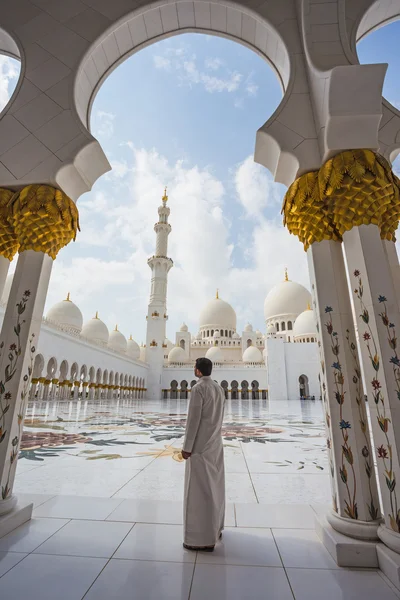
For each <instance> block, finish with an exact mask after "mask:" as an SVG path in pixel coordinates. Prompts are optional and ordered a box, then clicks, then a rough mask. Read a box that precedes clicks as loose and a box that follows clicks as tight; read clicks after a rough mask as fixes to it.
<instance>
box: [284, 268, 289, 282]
mask: <svg viewBox="0 0 400 600" xmlns="http://www.w3.org/2000/svg"><path fill="white" fill-rule="evenodd" d="M285 281H289V277H288V272H287V267H285Z"/></svg>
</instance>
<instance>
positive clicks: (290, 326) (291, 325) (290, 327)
mask: <svg viewBox="0 0 400 600" xmlns="http://www.w3.org/2000/svg"><path fill="white" fill-rule="evenodd" d="M287 328H288V330H289V331H292V329H293V323H292V321H288V324H287Z"/></svg>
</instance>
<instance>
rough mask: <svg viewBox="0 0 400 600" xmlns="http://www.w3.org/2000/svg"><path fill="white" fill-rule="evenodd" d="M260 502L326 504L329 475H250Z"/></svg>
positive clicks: (327, 500)
mask: <svg viewBox="0 0 400 600" xmlns="http://www.w3.org/2000/svg"><path fill="white" fill-rule="evenodd" d="M251 479H252V481H253V484H254V488H255V491H256V494H257V497H258V501H259V502H260V504H262V503H265V504H279V503H282V504H305V503H307V502H308V501H309V500H310V499H312V500H313V502H315V503H316V504H324V503H325V504H327V503H329V501H330V498H331V491H330V482H329V475H328V474H327V473H326V474H324V473H321V474H318V475H315V474H311V473H310V474H306V475H292V474H290V473H288V474H287V475H285V476H284V477H283V476H282V475H272V474H270V475H260V474H256V475H252V476H251Z"/></svg>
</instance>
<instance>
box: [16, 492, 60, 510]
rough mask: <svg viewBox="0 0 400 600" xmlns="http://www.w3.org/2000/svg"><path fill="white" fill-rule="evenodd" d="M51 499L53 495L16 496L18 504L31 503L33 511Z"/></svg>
mask: <svg viewBox="0 0 400 600" xmlns="http://www.w3.org/2000/svg"><path fill="white" fill-rule="evenodd" d="M52 498H54V494H18V502H19V503H21V504H22V503H24V502H27V503H29V502H32V504H33V508H34V509H35V508H38V506H40V505H41V504H44V503H45V502H47V501H48V500H51V499H52Z"/></svg>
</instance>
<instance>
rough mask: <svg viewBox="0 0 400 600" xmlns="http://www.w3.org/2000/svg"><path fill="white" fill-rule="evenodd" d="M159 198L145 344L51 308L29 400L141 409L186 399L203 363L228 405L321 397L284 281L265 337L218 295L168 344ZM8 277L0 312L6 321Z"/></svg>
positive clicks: (310, 332)
mask: <svg viewBox="0 0 400 600" xmlns="http://www.w3.org/2000/svg"><path fill="white" fill-rule="evenodd" d="M167 201H168V196H167V194H166V191H165V192H164V195H163V197H162V203H161V206H160V207H159V209H158V221H157V223H156V224H155V226H154V230H155V233H156V248H155V254H154V255H153V256H152V257H150V258H149V260H148V265H149V267H150V270H151V286H150V299H149V304H148V310H147V316H146V319H147V334H146V344H145V345H142V346H139V345H138V344H137V342H136V341H135V340H134V339H133V338H132V336H130V337H129V339H127V338H126V337H125V336H124V335H123V333H122V332H120V331H119V330H118V326H116V327H115V329H114V330H113V331H109V330H108V328H107V326H106V324H105V323H104V322H103V321H102V320H101V319H100V318H99V315H98V313H96V314H95V315H94V317H93V318H91V319H89V320H88V321H86V322H84V319H83V315H82V312H81V310H80V309H79V307H78V306H77V305H76V304H75V303H74V302H72V300H71V298H70V295H69V294H68V296H67V298H65V299H64V300H62V301H61V302H58V303H57V304H55V305H54V306H52V307H51V308H50V310H49V311H48V312H47V314H46V316H45V317H44V318H43V320H42V325H41V333H40V339H39V346H38V353H37V354H36V357H35V362H34V366H33V378H32V383H31V388H30V398H31V399H34V398H37V399H44V400H47V399H49V400H55V399H69V398H74V399H78V398H88V399H99V400H101V399H112V398H146V399H149V400H159V399H160V398H164V399H178V398H180V399H188V398H189V397H190V391H191V388H192V387H193V385H195V383H196V381H195V378H194V373H193V365H194V362H195V360H196V358H199V357H201V356H206V357H207V358H209V359H210V360H212V362H213V365H214V370H213V377H214V379H215V380H216V381H218V383H220V384H221V385H222V387H223V388H224V389H225V395H226V397H227V398H231V399H266V398H269V399H271V400H286V399H296V398H299V397H301V396H303V397H315V398H319V397H320V386H319V378H318V372H319V360H318V347H317V333H316V324H315V319H314V313H313V311H312V310H311V309H310V303H311V295H310V293H309V291H308V290H307V289H306V288H305V287H303V286H302V285H300V284H298V283H296V282H293V281H290V280H289V278H288V275H287V272H285V278H284V281H282V282H281V283H279V284H277V285H276V286H275V287H274V288H272V290H271V291H270V292H269V294H268V295H267V297H266V299H265V303H264V318H265V332H264V333H263V332H261V331H259V330H254V329H253V327H252V325H251V324H250V323H247V325H245V327H244V328H243V330H242V331H241V332H240V330H238V328H237V317H236V312H235V310H234V309H233V307H232V306H231V305H230V304H229V303H228V302H226V301H225V300H223V299H222V298H221V297H220V295H219V292H218V291H217V293H216V295H215V297H214V298H212V299H211V300H210V301H209V302H208V303H207V304H206V306H204V308H203V310H202V311H201V312H200V316H199V328H198V332H197V333H191V332H190V331H189V329H188V327H187V325H186V324H185V323H183V324H182V326H181V327H180V329H179V331H177V332H176V333H175V336H174V339H173V341H171V340H170V339H169V338H168V337H167V332H166V325H167V319H168V315H167V289H168V273H169V271H170V269H171V268H172V267H173V261H172V259H171V258H169V257H168V236H169V234H170V232H171V226H170V224H169V223H168V217H169V214H170V208H169V206H168V205H167ZM11 284H12V275H10V276H9V277H8V279H7V281H6V285H5V287H4V292H3V296H2V301H1V305H0V318H3V317H4V310H5V306H6V304H7V300H8V296H9V293H10V288H11Z"/></svg>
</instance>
